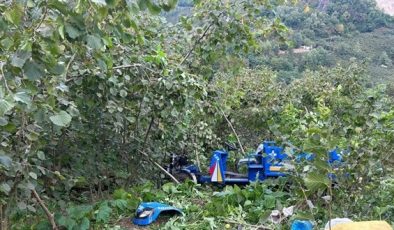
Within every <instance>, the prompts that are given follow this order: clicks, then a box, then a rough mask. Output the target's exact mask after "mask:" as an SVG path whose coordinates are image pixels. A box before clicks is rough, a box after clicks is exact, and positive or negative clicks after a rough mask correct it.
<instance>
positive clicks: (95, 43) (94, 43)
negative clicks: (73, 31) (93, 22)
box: [86, 35, 103, 50]
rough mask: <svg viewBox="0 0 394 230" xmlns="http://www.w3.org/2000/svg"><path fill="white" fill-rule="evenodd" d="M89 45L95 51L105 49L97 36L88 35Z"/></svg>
mask: <svg viewBox="0 0 394 230" xmlns="http://www.w3.org/2000/svg"><path fill="white" fill-rule="evenodd" d="M86 42H87V45H88V46H89V47H90V48H92V49H95V50H98V49H101V48H102V47H103V43H102V41H101V38H100V37H97V36H96V35H88V36H86Z"/></svg>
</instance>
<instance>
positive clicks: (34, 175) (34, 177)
mask: <svg viewBox="0 0 394 230" xmlns="http://www.w3.org/2000/svg"><path fill="white" fill-rule="evenodd" d="M29 176H30V177H31V178H33V179H34V180H37V174H36V173H34V172H29Z"/></svg>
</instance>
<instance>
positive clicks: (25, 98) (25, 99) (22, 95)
mask: <svg viewBox="0 0 394 230" xmlns="http://www.w3.org/2000/svg"><path fill="white" fill-rule="evenodd" d="M14 100H15V101H17V102H21V103H23V104H26V105H30V104H31V98H30V96H29V95H28V94H27V93H26V92H23V91H22V92H17V93H16V94H14Z"/></svg>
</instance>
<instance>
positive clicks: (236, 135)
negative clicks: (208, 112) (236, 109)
mask: <svg viewBox="0 0 394 230" xmlns="http://www.w3.org/2000/svg"><path fill="white" fill-rule="evenodd" d="M216 108H217V109H218V110H219V111H220V112H221V113H222V115H223V117H224V119H226V121H227V123H228V125H229V126H230V128H231V130H232V131H233V133H234V135H235V137H236V138H237V141H238V144H239V147H240V148H241V151H242V154H243V155H244V156H245V155H246V154H245V150H244V147H243V146H242V144H241V141H240V140H239V137H238V134H237V132H236V131H235V129H234V126H233V124H232V123H231V121H230V120H229V119H228V118H227V116H226V114H225V113H224V112H223V110H221V109H220V108H218V107H216Z"/></svg>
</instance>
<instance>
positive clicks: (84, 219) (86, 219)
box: [79, 217, 90, 230]
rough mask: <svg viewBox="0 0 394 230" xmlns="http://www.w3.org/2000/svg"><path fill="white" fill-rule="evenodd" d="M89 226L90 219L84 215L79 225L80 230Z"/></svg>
mask: <svg viewBox="0 0 394 230" xmlns="http://www.w3.org/2000/svg"><path fill="white" fill-rule="evenodd" d="M89 227H90V221H89V219H88V218H86V217H84V218H83V219H82V222H81V225H80V226H79V229H80V230H88V229H89Z"/></svg>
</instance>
